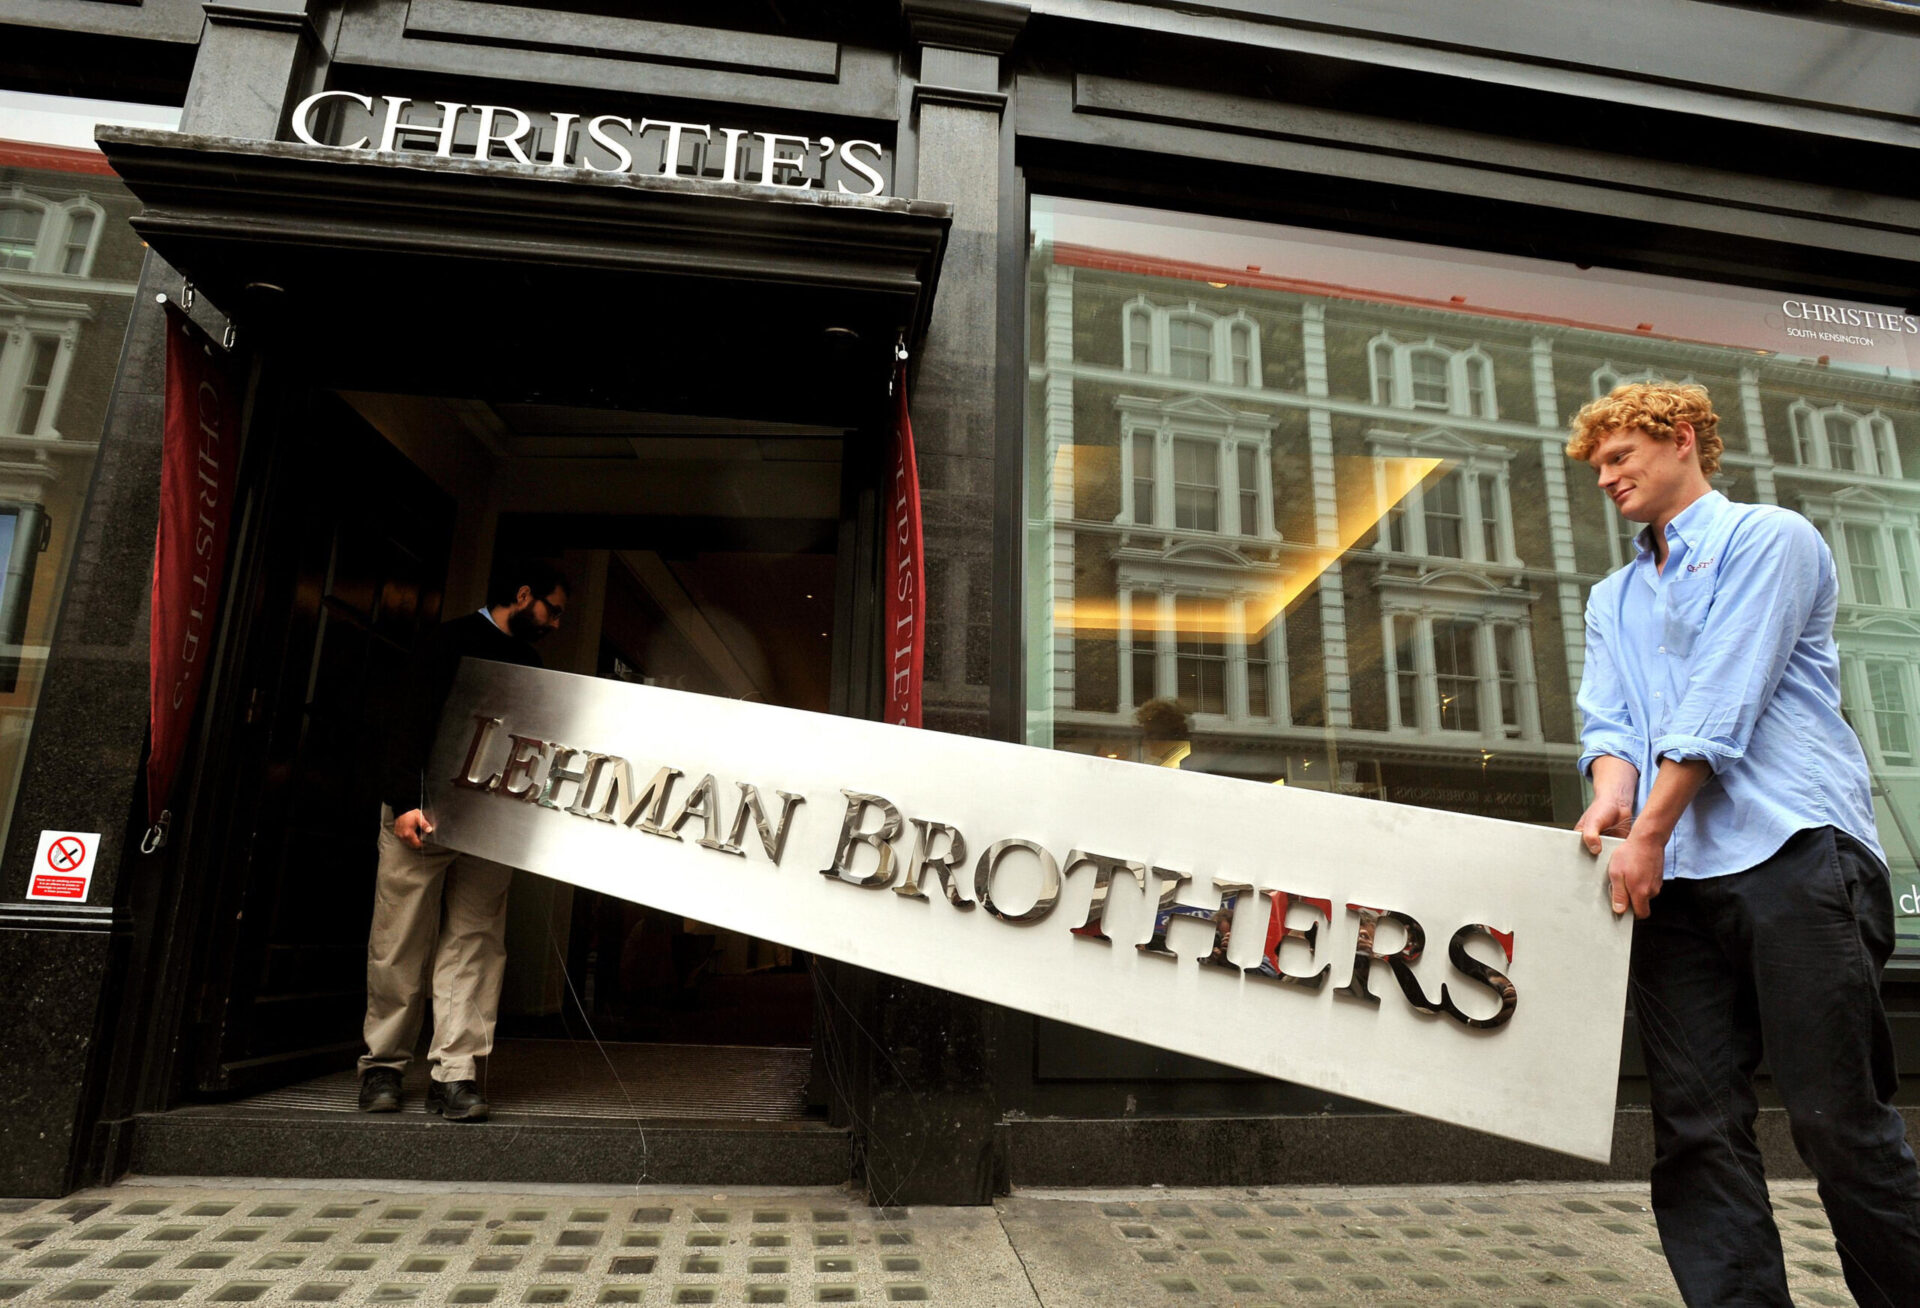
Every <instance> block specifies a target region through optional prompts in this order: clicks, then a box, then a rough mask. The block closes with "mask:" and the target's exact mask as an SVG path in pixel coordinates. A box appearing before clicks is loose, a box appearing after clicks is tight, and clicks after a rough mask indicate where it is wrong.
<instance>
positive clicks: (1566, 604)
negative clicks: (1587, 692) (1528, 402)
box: [1528, 336, 1587, 740]
mask: <svg viewBox="0 0 1920 1308" xmlns="http://www.w3.org/2000/svg"><path fill="white" fill-rule="evenodd" d="M1533 407H1534V420H1535V422H1537V423H1538V424H1539V426H1540V429H1541V432H1542V435H1541V437H1540V465H1541V471H1542V472H1543V474H1544V476H1545V481H1546V484H1547V539H1548V540H1549V541H1551V542H1552V548H1553V559H1552V563H1553V570H1554V571H1555V572H1557V573H1559V574H1560V580H1559V582H1557V583H1556V584H1555V586H1554V589H1555V591H1556V592H1557V595H1556V598H1557V599H1558V600H1559V604H1560V634H1561V647H1562V648H1563V649H1564V650H1565V651H1566V658H1567V686H1568V689H1569V690H1571V691H1573V692H1574V693H1575V694H1578V692H1579V689H1580V675H1581V673H1582V672H1584V671H1585V670H1586V666H1587V617H1586V610H1585V609H1584V608H1582V607H1581V603H1580V583H1579V582H1578V581H1577V580H1575V579H1574V575H1573V574H1574V573H1575V572H1577V571H1578V569H1577V568H1576V567H1575V565H1574V555H1573V502H1572V500H1571V499H1570V498H1569V495H1570V493H1571V492H1570V489H1569V487H1568V484H1567V460H1566V456H1565V455H1564V454H1563V453H1562V450H1561V445H1562V433H1561V430H1560V405H1559V401H1558V399H1557V398H1556V397H1555V393H1554V385H1553V342H1552V341H1551V340H1549V339H1548V338H1547V337H1545V336H1536V337H1534V338H1533ZM1528 562H1532V560H1528ZM1571 699H1572V697H1571V696H1569V702H1571ZM1571 711H1572V714H1573V722H1572V726H1573V732H1574V738H1575V739H1576V740H1577V739H1579V733H1580V710H1579V709H1578V708H1577V707H1575V708H1573V709H1572V710H1571Z"/></svg>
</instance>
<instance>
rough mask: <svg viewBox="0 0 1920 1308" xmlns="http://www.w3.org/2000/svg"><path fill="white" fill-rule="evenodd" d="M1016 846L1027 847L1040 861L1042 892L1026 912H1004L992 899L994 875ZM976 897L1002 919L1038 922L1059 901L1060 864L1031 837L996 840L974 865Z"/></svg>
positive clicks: (988, 909) (990, 911)
mask: <svg viewBox="0 0 1920 1308" xmlns="http://www.w3.org/2000/svg"><path fill="white" fill-rule="evenodd" d="M1015 849H1024V850H1026V851H1028V852H1029V853H1031V854H1033V855H1034V856H1035V857H1037V858H1038V859H1039V860H1040V893H1039V895H1037V896H1036V897H1035V898H1034V901H1033V903H1032V904H1031V905H1029V906H1028V908H1027V910H1026V911H1025V912H1024V913H1004V912H1002V911H1001V910H1000V908H999V906H998V905H996V904H995V903H994V902H993V874H994V872H995V871H997V870H998V869H999V867H1000V860H1001V859H1002V858H1003V857H1005V856H1006V854H1007V852H1008V851H1009V850H1015ZM973 897H974V898H975V899H977V900H979V901H980V907H982V908H984V909H986V910H987V912H989V913H991V914H993V915H994V916H995V917H997V918H999V919H1000V920H1001V921H1002V922H1014V923H1027V922H1038V921H1040V920H1041V919H1042V918H1044V917H1045V916H1046V915H1047V914H1049V913H1051V912H1053V906H1054V905H1055V904H1057V903H1059V902H1060V865H1059V864H1058V863H1055V862H1054V861H1053V855H1052V854H1049V853H1048V852H1047V851H1046V850H1044V849H1042V848H1041V847H1040V846H1039V845H1037V844H1035V843H1034V842H1033V841H1031V840H996V841H994V842H993V843H992V844H991V845H988V846H987V852H986V853H984V854H982V855H981V856H980V861H979V863H977V864H976V865H975V866H974V869H973Z"/></svg>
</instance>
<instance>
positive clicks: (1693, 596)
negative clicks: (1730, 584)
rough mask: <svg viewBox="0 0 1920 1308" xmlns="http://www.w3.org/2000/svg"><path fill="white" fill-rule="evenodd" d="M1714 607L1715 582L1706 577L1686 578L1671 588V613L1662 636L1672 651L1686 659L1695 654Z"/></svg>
mask: <svg viewBox="0 0 1920 1308" xmlns="http://www.w3.org/2000/svg"><path fill="white" fill-rule="evenodd" d="M1712 607H1713V583H1712V581H1711V580H1710V579H1708V578H1706V577H1699V576H1690V577H1682V578H1680V579H1678V580H1676V581H1675V582H1674V583H1673V584H1672V585H1671V586H1669V587H1668V588H1667V612H1666V619H1665V622H1664V623H1663V624H1662V627H1661V633H1660V637H1661V643H1662V644H1663V645H1665V646H1666V652H1667V653H1668V654H1671V655H1674V656H1676V657H1679V658H1686V657H1687V656H1688V655H1690V654H1692V653H1693V645H1694V642H1695V641H1696V640H1698V639H1699V638H1700V632H1701V631H1702V630H1703V629H1704V628H1705V627H1706V625H1707V613H1708V611H1709V610H1711V609H1712Z"/></svg>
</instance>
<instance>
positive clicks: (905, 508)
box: [886, 363, 927, 727]
mask: <svg viewBox="0 0 1920 1308" xmlns="http://www.w3.org/2000/svg"><path fill="white" fill-rule="evenodd" d="M894 391H895V393H896V394H897V395H898V396H899V398H900V410H899V416H898V418H897V419H896V421H895V423H894V432H893V442H892V445H893V449H892V459H891V460H890V467H891V471H890V474H889V476H888V479H887V489H888V494H887V519H886V521H887V549H886V568H887V571H886V587H887V606H886V608H887V611H886V623H887V629H886V643H887V644H886V648H887V708H886V720H887V721H888V722H892V723H894V724H896V725H898V726H903V727H917V726H919V725H920V686H921V679H922V674H923V672H924V670H925V667H926V656H927V648H926V645H927V641H926V635H927V612H926V605H925V603H924V602H923V597H924V594H925V592H926V588H927V560H926V552H925V550H924V549H923V548H922V542H921V537H920V471H919V468H918V467H917V466H916V465H915V463H914V458H913V422H912V420H911V419H909V417H908V416H907V366H906V365H905V364H904V363H903V364H901V365H900V371H899V374H898V376H897V377H896V378H895V381H894Z"/></svg>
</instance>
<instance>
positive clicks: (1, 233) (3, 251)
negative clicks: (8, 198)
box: [0, 169, 42, 272]
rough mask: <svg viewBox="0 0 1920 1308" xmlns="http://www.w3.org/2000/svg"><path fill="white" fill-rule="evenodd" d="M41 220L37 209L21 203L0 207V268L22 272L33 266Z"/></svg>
mask: <svg viewBox="0 0 1920 1308" xmlns="http://www.w3.org/2000/svg"><path fill="white" fill-rule="evenodd" d="M7 171H9V172H11V171H15V170H13V169H8V170H7ZM41 222H42V218H41V214H40V210H38V209H29V208H26V207H24V206H21V205H11V206H8V207H6V208H0V269H5V270H7V271H10V272H14V271H18V272H24V271H26V270H27V269H29V268H32V267H33V250H34V246H35V245H36V244H38V242H39V238H40V224H41Z"/></svg>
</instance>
